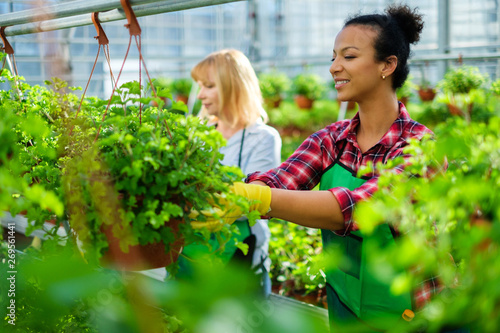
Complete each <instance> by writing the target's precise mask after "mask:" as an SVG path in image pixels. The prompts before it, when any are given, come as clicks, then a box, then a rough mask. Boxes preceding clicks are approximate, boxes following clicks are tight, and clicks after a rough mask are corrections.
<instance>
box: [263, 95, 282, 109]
mask: <svg viewBox="0 0 500 333" xmlns="http://www.w3.org/2000/svg"><path fill="white" fill-rule="evenodd" d="M281 101H282V99H281V97H278V98H265V99H264V103H265V104H266V105H268V106H270V107H272V108H275V109H276V108H279V107H280V105H281Z"/></svg>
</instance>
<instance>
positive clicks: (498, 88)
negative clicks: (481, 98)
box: [490, 79, 500, 97]
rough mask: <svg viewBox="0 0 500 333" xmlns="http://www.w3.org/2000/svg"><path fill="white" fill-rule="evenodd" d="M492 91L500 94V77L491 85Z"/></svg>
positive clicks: (496, 94) (497, 94)
mask: <svg viewBox="0 0 500 333" xmlns="http://www.w3.org/2000/svg"><path fill="white" fill-rule="evenodd" d="M490 91H491V92H492V93H493V94H494V95H495V96H497V97H499V96H500V79H498V80H496V81H493V82H492V83H491V86H490Z"/></svg>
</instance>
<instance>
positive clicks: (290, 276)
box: [269, 219, 326, 293]
mask: <svg viewBox="0 0 500 333" xmlns="http://www.w3.org/2000/svg"><path fill="white" fill-rule="evenodd" d="M269 226H270V229H271V235H272V237H271V241H270V243H269V257H270V258H271V260H272V266H271V279H272V281H273V285H282V284H283V285H285V288H287V287H292V288H293V289H294V290H299V291H300V292H302V293H305V292H310V291H313V290H317V289H321V288H323V287H324V286H325V282H326V281H325V275H324V272H323V270H322V269H321V268H320V266H319V265H314V262H316V261H317V260H318V255H319V254H320V253H321V250H322V246H321V233H320V231H319V230H317V229H310V228H306V227H302V226H299V225H297V224H294V223H288V222H286V221H282V220H276V219H274V220H272V221H270V223H269ZM287 280H291V281H293V285H292V286H287V285H286V283H285V282H286V281H287ZM284 291H285V292H287V291H288V290H286V289H285V290H284Z"/></svg>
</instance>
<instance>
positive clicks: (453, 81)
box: [438, 65, 487, 95]
mask: <svg viewBox="0 0 500 333" xmlns="http://www.w3.org/2000/svg"><path fill="white" fill-rule="evenodd" d="M486 80H487V76H486V75H484V74H482V73H481V72H480V71H479V69H478V68H477V67H473V66H466V65H462V66H460V67H456V68H452V69H450V70H448V72H446V74H445V75H444V79H443V80H442V81H440V82H439V83H438V86H439V88H440V89H442V90H443V92H444V93H450V94H453V95H455V94H468V93H469V92H470V91H471V90H473V89H479V88H481V86H482V85H483V84H484V83H485V82H486Z"/></svg>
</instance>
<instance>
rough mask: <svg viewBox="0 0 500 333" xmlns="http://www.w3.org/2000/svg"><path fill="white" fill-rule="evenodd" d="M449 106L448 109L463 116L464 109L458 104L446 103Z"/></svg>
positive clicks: (455, 114)
mask: <svg viewBox="0 0 500 333" xmlns="http://www.w3.org/2000/svg"><path fill="white" fill-rule="evenodd" d="M446 105H447V106H448V110H449V111H450V113H451V114H452V115H454V116H463V114H464V113H463V112H462V109H460V108H459V107H458V106H456V105H453V104H446Z"/></svg>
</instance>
